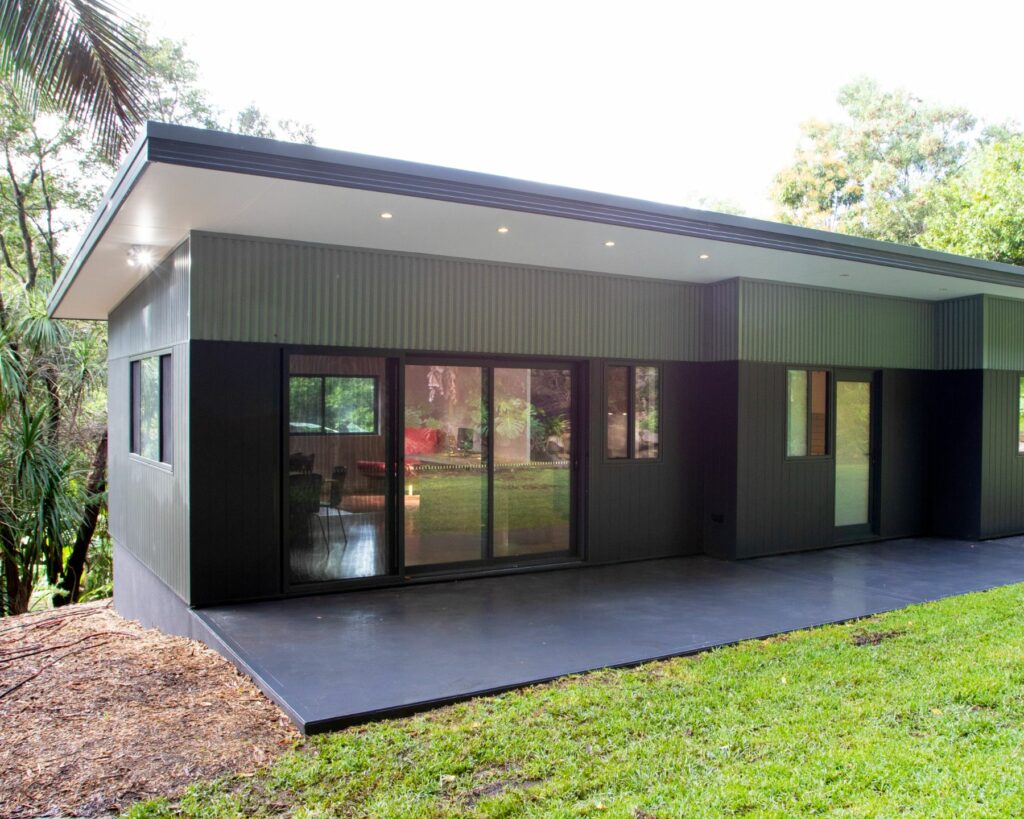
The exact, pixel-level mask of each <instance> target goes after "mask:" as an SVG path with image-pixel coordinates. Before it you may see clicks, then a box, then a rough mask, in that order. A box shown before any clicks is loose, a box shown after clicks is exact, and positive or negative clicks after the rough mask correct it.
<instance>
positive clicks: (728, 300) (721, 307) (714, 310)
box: [701, 279, 740, 361]
mask: <svg viewBox="0 0 1024 819" xmlns="http://www.w3.org/2000/svg"><path fill="white" fill-rule="evenodd" d="M702 295H703V299H702V302H701V306H702V310H703V312H702V314H701V316H702V328H703V332H702V333H701V342H702V344H701V360H702V361H736V360H738V359H739V326H740V325H739V309H740V280H739V279H729V280H727V281H724V282H715V283H714V284H708V285H704V291H703V294H702Z"/></svg>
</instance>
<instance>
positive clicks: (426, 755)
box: [130, 585, 1024, 819]
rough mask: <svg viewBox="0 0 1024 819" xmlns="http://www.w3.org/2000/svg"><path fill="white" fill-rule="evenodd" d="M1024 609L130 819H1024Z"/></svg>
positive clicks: (727, 657) (852, 634)
mask: <svg viewBox="0 0 1024 819" xmlns="http://www.w3.org/2000/svg"><path fill="white" fill-rule="evenodd" d="M1022 611H1024V585H1022V586H1013V587H1008V588H1003V589H998V590H996V591H992V592H986V593H982V594H975V595H970V596H966V597H959V598H952V599H949V600H944V601H940V602H938V603H932V604H927V605H922V606H915V607H912V608H910V609H905V610H903V611H900V612H895V613H893V614H888V615H883V616H880V617H874V618H870V619H868V620H862V621H858V622H855V623H850V624H848V625H844V626H830V627H826V628H820V629H814V630H810V631H804V632H798V633H795V634H792V635H789V636H783V637H780V638H775V639H771V640H764V641H751V642H747V643H743V644H741V645H738V646H734V647H730V648H724V649H721V650H717V651H712V652H709V653H706V654H702V655H698V656H695V657H689V658H680V659H677V660H671V661H667V662H657V663H651V664H648V665H646V666H643V667H641V668H637V669H632V670H619V671H604V672H598V673H594V674H587V675H583V676H579V677H574V678H568V679H565V680H562V681H559V682H557V683H553V684H549V685H542V686H537V687H534V688H530V689H527V690H524V691H518V692H513V693H508V694H505V695H502V696H497V697H485V698H481V699H477V700H474V701H472V702H468V703H465V704H462V705H457V706H452V707H449V708H445V709H441V710H438V711H434V712H432V713H428V714H424V715H421V716H417V717H414V718H409V719H402V720H395V721H391V722H385V723H379V724H375V725H368V726H364V727H359V728H353V729H350V730H347V731H342V732H339V733H336V734H333V735H328V736H325V737H318V738H314V739H311V740H310V741H308V742H307V743H306V744H305V746H304V747H302V748H299V749H298V750H296V751H295V752H294V753H292V754H290V755H289V756H287V757H285V758H284V759H283V760H282V761H280V762H278V763H277V764H276V765H275V766H274V767H273V768H271V769H270V770H268V771H266V772H265V773H263V774H260V775H257V776H256V777H253V778H249V779H239V780H228V781H222V782H215V783H210V784H203V785H200V786H197V787H195V788H194V789H193V790H192V791H190V792H189V793H188V794H187V795H186V797H185V798H184V799H183V800H182V801H180V802H178V803H175V804H169V803H166V802H157V803H149V804H146V805H141V806H138V807H136V808H135V809H134V810H133V811H132V812H131V814H130V815H132V816H135V817H143V816H146V817H149V816H171V815H179V814H182V815H186V816H253V815H256V816H264V815H278V814H281V813H287V812H291V813H294V815H296V816H300V817H312V816H381V817H392V816H393V817H408V816H430V817H443V816H463V815H465V816H476V815H481V816H521V815H527V816H544V817H551V816H555V817H558V816H590V815H593V816H616V817H632V818H633V819H636V817H650V816H658V817H667V816H673V817H674V816H701V817H702V816H719V815H726V816H735V815H752V816H778V817H789V816H802V815H820V814H830V815H839V816H894V815H908V816H920V815H926V816H971V815H977V816H1020V815H1024V616H1022ZM410 671H411V672H414V671H415V669H410Z"/></svg>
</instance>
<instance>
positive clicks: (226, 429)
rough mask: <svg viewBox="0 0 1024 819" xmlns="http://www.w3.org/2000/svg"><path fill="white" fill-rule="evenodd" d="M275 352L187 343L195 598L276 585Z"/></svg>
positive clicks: (201, 600) (241, 595)
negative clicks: (190, 392) (190, 367)
mask: <svg viewBox="0 0 1024 819" xmlns="http://www.w3.org/2000/svg"><path fill="white" fill-rule="evenodd" d="M280 356H281V353H280V348H279V347H277V346H275V345H271V344H233V343H226V342H205V341H194V342H192V394H191V408H192V440H191V464H192V487H191V488H192V491H191V504H190V505H191V516H190V517H191V537H192V603H193V605H209V604H211V603H217V602H222V601H227V600H241V599H247V598H256V597H270V596H274V595H277V594H279V593H280V591H281V357H280Z"/></svg>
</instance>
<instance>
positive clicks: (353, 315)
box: [191, 233, 700, 360]
mask: <svg viewBox="0 0 1024 819" xmlns="http://www.w3.org/2000/svg"><path fill="white" fill-rule="evenodd" d="M192 255H193V271H194V275H193V279H192V305H191V307H192V336H193V338H196V339H205V340H219V341H263V342H282V343H291V344H318V345H330V346H352V347H360V346H361V347H384V348H391V349H396V348H397V349H423V350H446V351H457V352H481V353H486V352H494V353H510V354H515V353H519V354H529V355H567V356H596V357H606V356H607V357H623V358H625V357H629V358H652V359H670V360H694V359H696V358H698V357H699V355H700V287H699V286H698V285H693V284H685V283H678V284H677V283H672V282H663V281H654V280H650V281H648V280H643V279H632V278H616V277H612V276H604V275H599V274H590V273H580V272H573V271H562V270H549V269H544V268H536V267H523V266H516V265H504V264H494V263H490V262H478V261H468V260H460V259H445V258H438V257H425V256H413V255H408V254H399V253H387V252H380V251H367V250H359V249H351V248H342V247H332V246H323V245H311V244H301V243H291V242H282V241H274V240H265V239H258V238H243V237H235V236H219V235H211V234H203V233H193V234H192Z"/></svg>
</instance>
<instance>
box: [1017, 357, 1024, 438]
mask: <svg viewBox="0 0 1024 819" xmlns="http://www.w3.org/2000/svg"><path fill="white" fill-rule="evenodd" d="M1017 457H1018V458H1024V373H1019V374H1018V376H1017Z"/></svg>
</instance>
